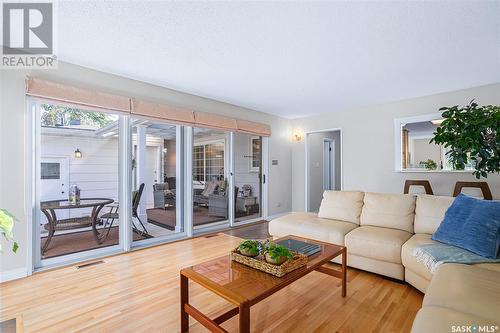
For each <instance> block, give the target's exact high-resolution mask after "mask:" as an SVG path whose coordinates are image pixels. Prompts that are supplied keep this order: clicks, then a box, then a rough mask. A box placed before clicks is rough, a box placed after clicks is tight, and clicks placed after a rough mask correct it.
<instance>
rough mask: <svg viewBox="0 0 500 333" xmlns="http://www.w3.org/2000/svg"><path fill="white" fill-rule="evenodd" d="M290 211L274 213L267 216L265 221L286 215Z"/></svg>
mask: <svg viewBox="0 0 500 333" xmlns="http://www.w3.org/2000/svg"><path fill="white" fill-rule="evenodd" d="M290 213H291V212H284V213H278V214H274V215H271V216H268V217H267V219H266V221H271V220H274V219H277V218H278V217H281V216H285V215H288V214H290Z"/></svg>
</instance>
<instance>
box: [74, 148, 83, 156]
mask: <svg viewBox="0 0 500 333" xmlns="http://www.w3.org/2000/svg"><path fill="white" fill-rule="evenodd" d="M75 158H82V152H81V151H80V149H78V148H77V149H76V150H75Z"/></svg>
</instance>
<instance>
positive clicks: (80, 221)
mask: <svg viewBox="0 0 500 333" xmlns="http://www.w3.org/2000/svg"><path fill="white" fill-rule="evenodd" d="M113 202H114V200H113V199H107V198H88V199H80V201H79V202H78V203H72V202H70V201H68V200H51V201H43V202H41V203H40V210H41V211H42V212H43V214H44V215H45V216H46V217H47V221H48V231H49V234H48V236H47V240H46V241H45V244H44V245H43V247H42V254H44V253H45V251H46V250H47V248H48V247H49V244H50V241H51V240H52V237H53V236H54V233H55V232H56V229H57V226H58V224H59V225H63V224H69V223H71V224H72V225H73V227H71V228H73V229H74V228H81V227H82V226H85V224H90V225H91V226H92V233H93V235H94V239H95V241H96V242H97V244H101V243H102V237H101V235H100V234H99V231H98V230H97V221H98V217H99V212H100V211H101V209H102V208H103V207H104V206H106V205H109V204H112V203H113ZM77 208H92V213H91V215H90V216H89V217H84V218H70V219H63V220H58V219H57V214H56V210H60V209H77ZM71 228H68V229H71Z"/></svg>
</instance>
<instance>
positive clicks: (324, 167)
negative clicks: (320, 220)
mask: <svg viewBox="0 0 500 333" xmlns="http://www.w3.org/2000/svg"><path fill="white" fill-rule="evenodd" d="M305 146H306V161H305V163H306V165H305V169H306V182H305V185H306V189H305V190H306V191H305V192H306V203H305V206H306V211H308V212H318V211H319V207H320V205H321V200H322V198H323V192H324V191H327V190H341V189H342V130H341V129H332V130H324V131H318V132H310V133H307V134H306V145H305Z"/></svg>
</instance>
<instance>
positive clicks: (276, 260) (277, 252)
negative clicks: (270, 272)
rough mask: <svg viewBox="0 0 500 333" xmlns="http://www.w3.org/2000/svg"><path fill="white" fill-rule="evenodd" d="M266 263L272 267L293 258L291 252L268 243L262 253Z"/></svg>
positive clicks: (280, 246)
mask: <svg viewBox="0 0 500 333" xmlns="http://www.w3.org/2000/svg"><path fill="white" fill-rule="evenodd" d="M264 254H265V257H266V261H267V262H268V263H270V264H273V265H281V264H282V263H284V262H285V261H287V260H288V259H292V258H293V254H292V252H290V250H289V249H287V248H286V247H284V246H283V245H279V244H275V243H269V244H267V247H266V250H265V251H264Z"/></svg>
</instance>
